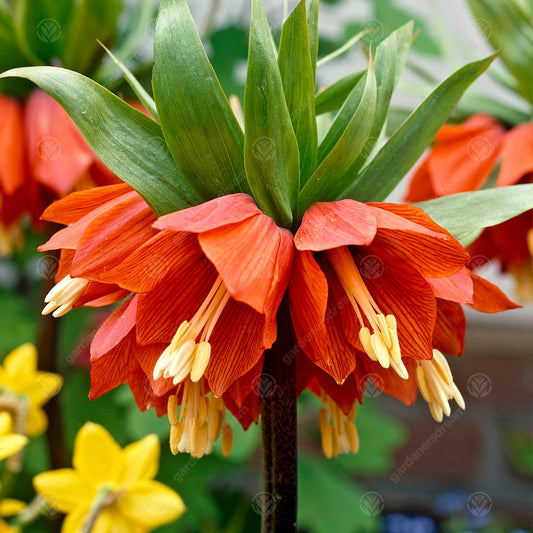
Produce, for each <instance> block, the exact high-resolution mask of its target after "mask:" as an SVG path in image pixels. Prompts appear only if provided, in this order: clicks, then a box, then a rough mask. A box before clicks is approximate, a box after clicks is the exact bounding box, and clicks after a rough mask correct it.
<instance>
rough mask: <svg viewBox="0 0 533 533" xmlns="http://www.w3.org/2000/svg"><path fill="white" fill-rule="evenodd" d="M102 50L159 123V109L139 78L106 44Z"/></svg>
mask: <svg viewBox="0 0 533 533" xmlns="http://www.w3.org/2000/svg"><path fill="white" fill-rule="evenodd" d="M100 44H101V46H102V48H103V49H104V50H105V51H106V52H107V55H108V56H109V57H110V58H111V59H112V61H113V63H115V65H117V67H118V68H119V69H120V70H121V71H122V74H123V75H124V79H125V80H126V81H127V82H128V85H129V86H130V87H131V89H132V90H133V92H134V93H135V96H137V98H138V99H139V102H141V104H142V105H143V106H144V108H145V109H146V111H148V113H150V115H151V116H152V118H153V119H154V120H155V121H156V122H157V121H158V120H159V118H158V116H157V108H156V106H155V102H154V100H153V99H152V97H151V96H150V95H149V94H148V93H147V92H146V90H145V88H144V87H143V86H142V85H141V83H140V82H139V81H138V80H137V78H136V77H135V76H134V75H133V73H132V72H131V71H130V69H129V68H128V67H127V66H126V65H124V63H122V61H119V60H118V58H117V57H115V55H114V54H113V52H111V50H109V48H107V47H106V46H105V45H104V44H102V43H100Z"/></svg>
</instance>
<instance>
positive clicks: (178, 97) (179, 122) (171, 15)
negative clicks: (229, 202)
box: [153, 0, 249, 200]
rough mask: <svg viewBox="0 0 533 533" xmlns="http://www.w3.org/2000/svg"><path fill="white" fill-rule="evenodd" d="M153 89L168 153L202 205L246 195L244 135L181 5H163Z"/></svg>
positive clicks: (168, 1) (176, 0)
mask: <svg viewBox="0 0 533 533" xmlns="http://www.w3.org/2000/svg"><path fill="white" fill-rule="evenodd" d="M154 56H155V57H154V61H155V62H154V70H153V87H154V97H155V102H156V104H157V111H158V115H159V119H160V121H161V128H162V130H163V133H164V135H165V139H166V141H167V144H168V147H169V150H170V152H171V154H172V156H173V157H174V160H175V162H176V164H177V165H178V168H179V169H180V171H181V173H182V174H183V176H184V178H185V179H186V180H187V182H188V183H189V185H190V187H191V188H192V189H193V190H194V191H196V193H197V194H198V196H199V197H200V198H201V199H202V200H208V199H211V198H216V197H217V196H220V195H222V194H230V193H235V192H239V191H242V192H248V191H249V189H248V187H247V185H246V179H245V173H244V158H243V142H244V136H243V132H242V130H241V127H240V126H239V123H238V122H237V119H236V118H235V116H234V114H233V112H232V110H231V108H230V105H229V103H228V100H227V98H226V95H225V94H224V92H223V90H222V87H221V86H220V83H219V81H218V79H217V77H216V74H215V72H214V70H213V67H212V66H211V64H210V63H209V59H208V58H207V55H206V53H205V50H204V47H203V46H202V41H201V40H200V37H199V35H198V32H197V31H196V27H195V25H194V21H193V18H192V16H191V13H190V11H189V8H188V7H187V2H186V1H185V0H163V1H162V2H161V8H160V10H159V16H158V18H157V26H156V34H155V49H154Z"/></svg>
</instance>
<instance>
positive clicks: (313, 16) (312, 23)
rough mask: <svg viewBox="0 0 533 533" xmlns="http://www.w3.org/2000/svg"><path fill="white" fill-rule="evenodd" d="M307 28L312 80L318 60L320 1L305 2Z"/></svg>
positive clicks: (309, 0)
mask: <svg viewBox="0 0 533 533" xmlns="http://www.w3.org/2000/svg"><path fill="white" fill-rule="evenodd" d="M306 4H307V28H308V32H309V49H310V51H311V64H312V65H313V78H315V75H316V63H317V58H318V41H319V36H318V11H319V7H320V0H307V2H306Z"/></svg>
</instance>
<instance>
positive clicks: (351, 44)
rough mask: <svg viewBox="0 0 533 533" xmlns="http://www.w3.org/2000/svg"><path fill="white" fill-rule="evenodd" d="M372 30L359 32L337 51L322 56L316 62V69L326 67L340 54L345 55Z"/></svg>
mask: <svg viewBox="0 0 533 533" xmlns="http://www.w3.org/2000/svg"><path fill="white" fill-rule="evenodd" d="M371 31H372V30H370V29H368V30H363V31H360V32H359V33H358V34H357V35H354V36H353V37H352V38H351V39H348V41H346V42H345V43H344V44H343V45H342V46H340V47H339V48H337V50H334V51H333V52H331V53H330V54H328V55H327V56H324V57H323V58H322V59H320V60H319V61H318V62H317V65H316V66H317V67H321V66H322V65H326V64H327V63H329V62H330V61H333V60H334V59H337V57H340V56H341V55H342V54H345V53H346V52H347V51H348V50H350V48H352V47H354V46H355V45H356V44H357V43H358V42H359V41H360V40H361V39H362V38H363V37H364V36H365V35H367V34H368V33H370V32H371Z"/></svg>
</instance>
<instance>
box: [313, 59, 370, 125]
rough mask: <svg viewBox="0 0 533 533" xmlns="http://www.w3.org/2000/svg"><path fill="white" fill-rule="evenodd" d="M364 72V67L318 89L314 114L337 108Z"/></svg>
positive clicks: (328, 111)
mask: <svg viewBox="0 0 533 533" xmlns="http://www.w3.org/2000/svg"><path fill="white" fill-rule="evenodd" d="M365 74H366V69H364V70H360V71H359V72H353V73H352V74H348V75H346V76H344V77H342V78H341V79H340V80H337V81H336V82H335V83H332V84H331V85H330V86H329V87H326V88H325V89H322V90H320V92H319V93H318V94H317V95H316V99H315V112H316V114H317V115H322V114H323V113H330V112H331V111H335V110H336V109H339V107H341V106H342V104H343V103H344V101H345V100H346V98H347V97H348V95H349V94H350V93H351V92H352V90H353V88H354V87H355V86H356V85H357V84H358V83H359V81H360V80H361V78H362V77H363V76H364V75H365Z"/></svg>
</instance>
